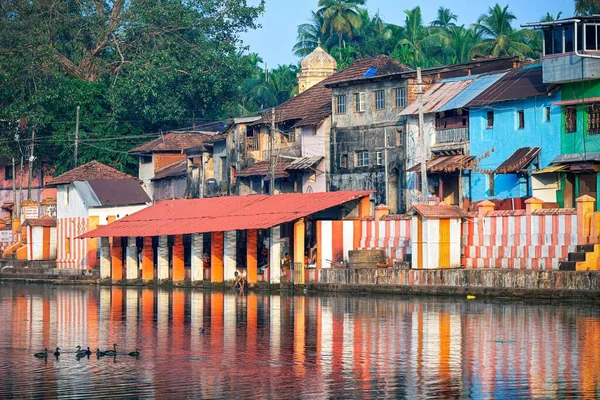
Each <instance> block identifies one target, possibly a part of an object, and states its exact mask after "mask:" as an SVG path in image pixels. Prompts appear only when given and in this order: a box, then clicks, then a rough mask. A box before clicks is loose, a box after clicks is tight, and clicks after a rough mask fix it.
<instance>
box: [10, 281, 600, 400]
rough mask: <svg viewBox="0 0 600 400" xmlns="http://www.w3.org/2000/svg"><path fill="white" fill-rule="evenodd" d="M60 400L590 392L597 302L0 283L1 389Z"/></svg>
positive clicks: (599, 358) (599, 341)
mask: <svg viewBox="0 0 600 400" xmlns="http://www.w3.org/2000/svg"><path fill="white" fill-rule="evenodd" d="M200 328H204V332H202V331H201V330H200ZM113 343H117V345H118V348H117V350H118V352H119V354H118V355H117V356H116V357H103V358H100V359H98V358H97V357H96V356H95V355H92V356H91V357H89V358H81V359H77V358H76V356H75V347H76V346H77V345H81V346H82V347H83V348H86V347H88V346H89V347H90V348H91V349H92V351H95V350H96V348H100V349H108V348H111V347H112V344H113ZM57 345H58V346H59V347H60V348H61V349H62V350H63V354H62V355H61V356H60V357H59V358H58V359H56V358H55V357H54V356H52V355H51V354H50V355H49V357H48V359H47V360H44V359H36V358H34V357H33V355H32V354H33V353H34V352H37V351H40V350H43V348H44V347H48V349H49V351H50V352H52V351H54V347H56V346H57ZM136 348H139V349H140V351H141V356H140V357H139V358H138V359H136V358H133V357H130V356H128V355H127V354H126V353H127V352H129V351H133V350H135V349H136ZM61 396H62V397H69V398H83V397H103V398H114V397H138V398H191V397H196V398H199V397H203V398H222V397H239V398H319V399H320V398H411V399H412V398H478V399H479V398H486V399H487V398H498V399H500V398H511V399H512V398H557V397H558V398H565V397H580V398H590V399H594V398H598V397H600V310H599V308H598V307H597V305H596V304H594V303H575V302H573V303H558V302H556V303H546V304H543V303H539V304H535V303H532V302H522V303H521V302H500V301H494V302H489V301H482V300H478V299H476V300H473V301H467V300H462V299H458V300H457V299H440V298H422V297H374V296H369V297H342V296H336V297H322V296H296V297H292V296H270V295H266V294H265V295H262V294H248V295H246V296H239V295H234V294H223V293H215V292H212V293H211V292H202V291H193V290H177V289H175V290H162V289H160V290H154V289H141V288H96V287H84V288H72V287H56V286H51V285H47V286H41V285H21V284H11V283H6V282H4V283H0V398H11V397H12V398H23V397H30V398H38V397H46V398H55V397H61Z"/></svg>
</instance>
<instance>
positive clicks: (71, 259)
mask: <svg viewBox="0 0 600 400" xmlns="http://www.w3.org/2000/svg"><path fill="white" fill-rule="evenodd" d="M87 227H88V219H87V218H83V217H70V218H58V219H57V220H56V230H57V249H56V250H57V251H56V266H57V268H64V269H86V268H87V240H83V239H77V237H78V236H80V235H83V234H84V233H85V232H87ZM67 239H69V240H67ZM67 243H69V247H70V248H69V249H68V248H67Z"/></svg>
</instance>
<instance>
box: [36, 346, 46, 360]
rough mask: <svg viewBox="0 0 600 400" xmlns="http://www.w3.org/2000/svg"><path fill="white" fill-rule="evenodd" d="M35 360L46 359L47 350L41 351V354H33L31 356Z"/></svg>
mask: <svg viewBox="0 0 600 400" xmlns="http://www.w3.org/2000/svg"><path fill="white" fill-rule="evenodd" d="M33 356H34V357H36V358H47V357H48V349H47V348H46V349H44V351H42V352H41V353H35V354H34V355H33Z"/></svg>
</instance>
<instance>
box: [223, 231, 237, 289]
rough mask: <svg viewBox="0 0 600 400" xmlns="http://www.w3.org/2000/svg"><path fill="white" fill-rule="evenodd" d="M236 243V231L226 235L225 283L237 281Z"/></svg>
mask: <svg viewBox="0 0 600 400" xmlns="http://www.w3.org/2000/svg"><path fill="white" fill-rule="evenodd" d="M236 241H237V232H236V231H228V232H225V233H224V244H223V247H224V249H225V250H224V257H223V280H225V281H233V280H234V279H235V271H237V258H236Z"/></svg>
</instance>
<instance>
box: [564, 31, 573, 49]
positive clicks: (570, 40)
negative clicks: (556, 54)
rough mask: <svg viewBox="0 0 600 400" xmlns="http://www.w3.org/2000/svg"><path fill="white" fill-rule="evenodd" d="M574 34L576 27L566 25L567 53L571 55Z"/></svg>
mask: <svg viewBox="0 0 600 400" xmlns="http://www.w3.org/2000/svg"><path fill="white" fill-rule="evenodd" d="M573 33H574V26H573V25H572V24H571V25H565V53H571V52H572V51H573V48H574V47H573V36H574V35H573Z"/></svg>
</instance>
